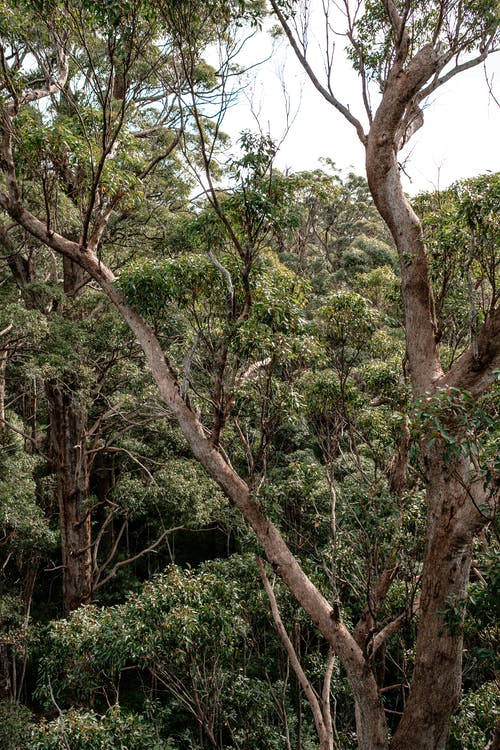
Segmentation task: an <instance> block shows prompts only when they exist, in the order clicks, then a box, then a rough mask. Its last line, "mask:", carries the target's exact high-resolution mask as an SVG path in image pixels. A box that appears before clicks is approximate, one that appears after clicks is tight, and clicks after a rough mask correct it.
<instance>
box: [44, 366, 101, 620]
mask: <svg viewBox="0 0 500 750" xmlns="http://www.w3.org/2000/svg"><path fill="white" fill-rule="evenodd" d="M74 388H75V384H74V383H71V384H68V383H64V382H61V381H59V380H50V381H47V382H46V383H45V392H46V394H47V400H48V403H49V411H50V443H51V452H52V460H53V464H54V469H55V472H56V478H57V498H58V504H59V524H60V530H61V555H62V565H63V610H64V614H65V615H67V614H68V613H69V612H71V611H73V610H74V609H77V608H78V607H79V606H80V605H81V604H85V603H86V602H88V601H89V599H90V595H91V580H92V579H91V571H92V560H91V549H90V544H91V527H90V512H89V509H88V507H87V501H88V496H89V476H88V467H87V455H86V408H85V404H84V402H83V400H82V398H81V397H80V395H79V394H78V393H77V392H76V390H74Z"/></svg>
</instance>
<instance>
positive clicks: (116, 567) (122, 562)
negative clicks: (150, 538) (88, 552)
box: [93, 526, 184, 591]
mask: <svg viewBox="0 0 500 750" xmlns="http://www.w3.org/2000/svg"><path fill="white" fill-rule="evenodd" d="M183 528H184V526H173V527H172V528H170V529H166V530H165V531H163V532H162V533H161V534H160V536H159V537H158V539H156V541H155V542H153V544H150V545H149V547H146V548H145V549H142V550H141V551H140V552H138V553H137V554H136V555H132V557H127V559H126V560H120V561H119V562H117V563H116V564H115V565H114V566H113V568H112V569H111V571H110V573H108V575H107V576H106V577H105V578H103V579H102V580H98V582H97V583H96V584H95V586H93V591H97V590H98V589H100V588H101V586H104V585H105V584H106V583H107V582H108V581H109V580H110V579H111V578H113V576H114V575H116V573H117V571H118V570H120V568H123V566H124V565H129V564H130V563H132V562H135V560H138V559H139V558H140V557H143V555H147V554H148V553H149V552H154V550H155V549H156V548H157V547H159V546H160V544H161V543H162V542H163V540H164V539H165V537H166V536H167V535H168V534H173V533H174V532H175V531H181V530H182V529H183ZM108 560H109V558H108ZM101 572H102V569H101Z"/></svg>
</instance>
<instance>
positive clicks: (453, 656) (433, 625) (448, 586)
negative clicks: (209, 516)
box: [366, 102, 484, 750]
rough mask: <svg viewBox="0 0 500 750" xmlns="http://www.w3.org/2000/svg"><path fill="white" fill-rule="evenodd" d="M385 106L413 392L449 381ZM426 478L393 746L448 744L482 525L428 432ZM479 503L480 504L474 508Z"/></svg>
mask: <svg viewBox="0 0 500 750" xmlns="http://www.w3.org/2000/svg"><path fill="white" fill-rule="evenodd" d="M394 106H395V105H394V102H391V103H389V105H388V106H387V108H384V103H382V105H381V106H380V108H379V110H378V112H377V115H376V117H375V120H374V122H373V125H372V128H371V131H370V135H369V138H368V143H367V160H366V164H367V176H368V182H369V185H370V189H371V192H372V195H373V198H374V201H375V204H376V206H377V208H378V210H379V211H380V213H381V214H382V216H383V218H384V219H385V221H386V223H387V225H388V227H389V229H390V230H391V233H392V236H393V238H394V241H395V243H396V246H397V248H398V253H399V258H400V264H401V282H402V292H403V300H404V310H405V327H406V344H407V355H408V360H409V366H410V373H411V379H412V385H413V393H414V396H415V397H418V396H420V395H423V394H424V393H429V394H432V393H433V392H434V391H435V388H436V386H437V385H438V384H441V383H442V382H443V371H442V369H441V365H440V360H439V347H438V333H437V324H436V318H435V311H434V300H433V296H432V286H431V282H430V278H429V270H428V264H427V258H426V254H425V246H424V242H423V236H422V229H421V225H420V222H419V220H418V218H417V216H416V215H415V214H414V212H413V210H412V208H411V206H410V205H409V203H408V201H407V199H406V197H405V195H404V193H403V189H402V186H401V181H400V177H399V169H398V164H397V159H396V153H397V151H396V148H395V146H394V139H393V137H392V136H393V134H392V136H391V125H392V127H393V128H394V118H392V120H391V111H390V108H391V107H394ZM421 439H422V451H423V457H424V461H425V463H426V469H427V472H426V479H427V490H426V498H427V536H426V553H425V557H424V563H423V568H422V579H421V586H422V593H421V602H420V620H419V626H418V633H417V645H416V654H415V670H414V675H413V681H412V686H411V690H410V696H409V699H408V701H407V703H406V706H405V710H404V715H403V717H402V719H401V721H400V724H399V726H398V729H397V730H396V733H395V735H394V739H393V741H392V743H391V750H410V748H411V750H443V748H444V746H445V742H446V736H447V731H448V722H449V717H450V715H451V713H452V712H453V710H454V709H455V707H456V705H457V703H458V699H459V694H460V689H461V675H462V624H463V615H464V612H463V600H464V597H465V591H466V587H467V584H468V580H469V569H470V563H471V543H472V539H473V535H474V534H475V533H477V531H478V530H479V529H480V528H481V525H482V523H483V522H484V520H483V521H482V520H481V517H480V514H479V513H478V512H477V510H476V507H477V506H479V505H480V504H481V502H482V501H483V500H479V499H474V498H473V495H474V494H476V495H479V494H480V491H479V488H477V487H475V486H474V484H473V483H471V479H470V474H469V472H468V466H467V462H466V460H465V459H447V458H446V457H445V448H444V446H441V447H439V446H438V444H437V443H436V444H435V445H434V447H433V449H432V451H431V450H429V449H428V448H427V447H426V445H425V440H426V436H425V435H422V438H421ZM475 503H476V507H475Z"/></svg>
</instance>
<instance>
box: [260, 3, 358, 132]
mask: <svg viewBox="0 0 500 750" xmlns="http://www.w3.org/2000/svg"><path fill="white" fill-rule="evenodd" d="M271 6H272V8H273V11H274V13H275V14H276V17H277V19H278V21H279V22H280V24H281V26H282V28H283V31H284V32H285V34H286V36H287V37H288V41H289V42H290V45H291V47H292V49H293V51H294V52H295V54H296V56H297V58H298V60H299V62H300V64H301V65H302V67H303V68H304V70H305V71H306V73H307V75H308V76H309V78H310V80H311V82H312V84H313V86H314V87H315V88H316V89H317V90H318V91H319V93H320V94H321V95H322V96H323V97H324V98H325V99H326V101H327V102H329V103H330V104H331V105H332V106H333V107H335V109H336V110H338V111H339V112H340V113H341V114H342V115H343V116H344V117H345V119H346V120H347V121H348V122H350V123H351V125H353V127H354V128H355V129H356V133H357V134H358V138H359V140H360V141H361V143H362V144H363V146H366V140H367V137H366V133H365V131H364V129H363V125H362V124H361V122H360V121H359V120H358V118H357V117H355V116H354V115H353V114H352V113H351V111H350V110H349V108H348V107H346V106H345V104H342V102H341V101H339V100H338V99H337V97H335V96H334V95H333V93H332V92H331V91H329V90H328V89H327V88H325V86H323V84H322V83H321V81H320V80H319V78H318V77H317V75H316V73H315V72H314V70H313V69H312V67H311V66H310V64H309V62H308V60H307V58H306V56H305V54H304V53H303V52H302V51H301V49H300V47H299V45H298V44H297V40H296V39H295V37H294V35H293V33H292V30H291V28H290V25H289V24H288V22H287V20H286V18H285V16H284V15H283V13H282V12H281V10H280V8H279V6H278V3H277V2H276V0H271Z"/></svg>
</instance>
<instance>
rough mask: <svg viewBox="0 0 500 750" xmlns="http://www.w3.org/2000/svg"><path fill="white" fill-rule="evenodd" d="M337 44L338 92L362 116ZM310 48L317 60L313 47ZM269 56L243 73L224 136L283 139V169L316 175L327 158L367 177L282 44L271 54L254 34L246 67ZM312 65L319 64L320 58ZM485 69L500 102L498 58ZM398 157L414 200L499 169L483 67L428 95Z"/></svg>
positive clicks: (358, 154) (339, 124)
mask: <svg viewBox="0 0 500 750" xmlns="http://www.w3.org/2000/svg"><path fill="white" fill-rule="evenodd" d="M340 46H341V45H337V54H338V56H339V60H338V62H337V63H336V67H335V91H336V94H337V97H338V98H339V99H340V100H341V101H343V102H344V103H349V105H350V109H351V111H352V112H353V114H356V115H357V114H358V112H359V117H360V118H361V117H362V114H363V111H362V104H361V101H360V85H359V80H358V77H357V75H356V73H355V72H354V71H353V70H352V68H351V66H350V64H349V62H348V61H347V60H345V59H342V58H343V57H344V55H343V54H342V49H340V50H339V47H340ZM311 49H312V52H311V55H312V59H313V60H314V54H315V53H314V48H313V45H312V44H311ZM269 55H271V59H268V60H266V61H265V62H263V63H262V64H261V65H259V66H256V67H255V68H253V69H252V70H251V71H250V72H249V73H248V74H247V85H246V89H245V92H244V94H242V95H241V96H240V98H239V101H238V103H237V104H236V105H235V106H234V107H232V108H231V109H230V110H229V112H228V113H227V115H226V118H225V120H224V129H225V130H226V132H228V133H229V134H230V135H231V137H232V138H233V139H236V138H237V135H238V133H239V132H240V131H241V130H244V129H250V130H254V131H257V130H258V129H259V128H260V129H261V130H262V131H263V132H265V133H269V134H270V135H271V136H272V137H273V138H274V139H275V140H277V141H281V139H282V138H283V142H282V143H281V146H280V150H279V153H278V157H277V161H276V165H277V167H278V168H280V169H282V170H287V169H288V170H290V171H300V170H306V169H315V168H318V167H321V166H322V163H321V161H320V160H321V159H322V158H329V159H331V160H332V161H333V162H334V163H335V165H336V166H337V168H339V169H340V170H341V171H342V172H348V171H350V170H352V171H354V172H356V173H358V174H364V149H363V147H362V145H361V143H360V142H359V140H358V138H357V135H356V132H355V130H354V128H353V127H352V126H351V125H349V124H348V123H347V122H346V121H345V120H344V118H343V117H342V115H341V114H340V113H338V112H336V111H335V110H334V109H333V107H332V106H331V105H330V104H328V103H327V102H326V101H325V100H324V99H323V98H322V96H321V94H320V93H319V92H318V91H316V89H315V88H314V87H313V85H312V84H311V83H310V81H309V80H308V79H307V77H306V75H305V73H304V72H303V70H302V68H301V67H300V65H299V63H298V62H297V60H296V59H295V56H294V54H293V52H292V50H291V49H290V48H289V47H288V45H287V42H286V40H283V41H282V42H280V43H279V45H278V47H277V48H275V49H274V50H273V49H272V47H271V41H270V38H269V35H267V34H265V33H261V34H256V35H255V36H254V37H253V38H252V39H250V40H249V41H248V42H247V44H246V47H245V49H244V52H243V55H242V60H243V64H253V63H255V62H256V61H259V60H265V58H267V57H268V56H269ZM315 63H316V66H320V65H321V61H320V60H319V58H316V60H315ZM318 69H319V70H320V69H321V68H320V67H318ZM486 70H487V76H488V79H489V80H490V82H491V87H492V90H493V93H494V95H495V98H496V99H497V100H498V101H500V53H497V54H496V55H492V56H491V57H490V58H488V61H487V68H486ZM283 84H284V86H283ZM287 101H288V105H287V104H286V102H287ZM287 108H288V109H289V116H288V122H289V127H288V128H287V116H286V111H287ZM285 132H286V135H284V134H285ZM400 156H401V162H402V163H403V164H404V173H405V176H404V177H403V182H404V189H405V190H406V191H407V192H409V193H411V194H415V193H417V192H419V191H422V190H435V189H438V188H441V189H442V188H445V187H447V186H448V185H449V184H451V183H452V182H454V181H456V180H458V179H462V178H466V177H473V176H475V175H478V174H481V173H483V172H485V171H487V170H491V171H493V172H496V171H500V106H499V105H498V103H497V102H495V99H494V98H493V97H492V96H490V93H489V90H488V84H487V81H486V74H485V69H484V67H483V66H482V65H479V66H478V67H476V68H473V69H470V70H467V71H465V72H463V73H460V74H459V75H457V76H456V77H455V78H453V79H452V80H451V81H449V82H448V83H447V84H445V85H444V86H442V87H441V88H440V89H438V90H437V91H436V92H435V93H434V94H433V96H432V97H431V99H430V101H429V102H428V106H427V107H426V109H425V111H424V126H423V128H421V129H420V130H419V131H418V132H417V133H416V134H415V135H414V136H413V138H412V139H411V141H410V143H409V144H408V146H407V147H406V148H405V149H404V150H403V151H402V152H401V155H400Z"/></svg>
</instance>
